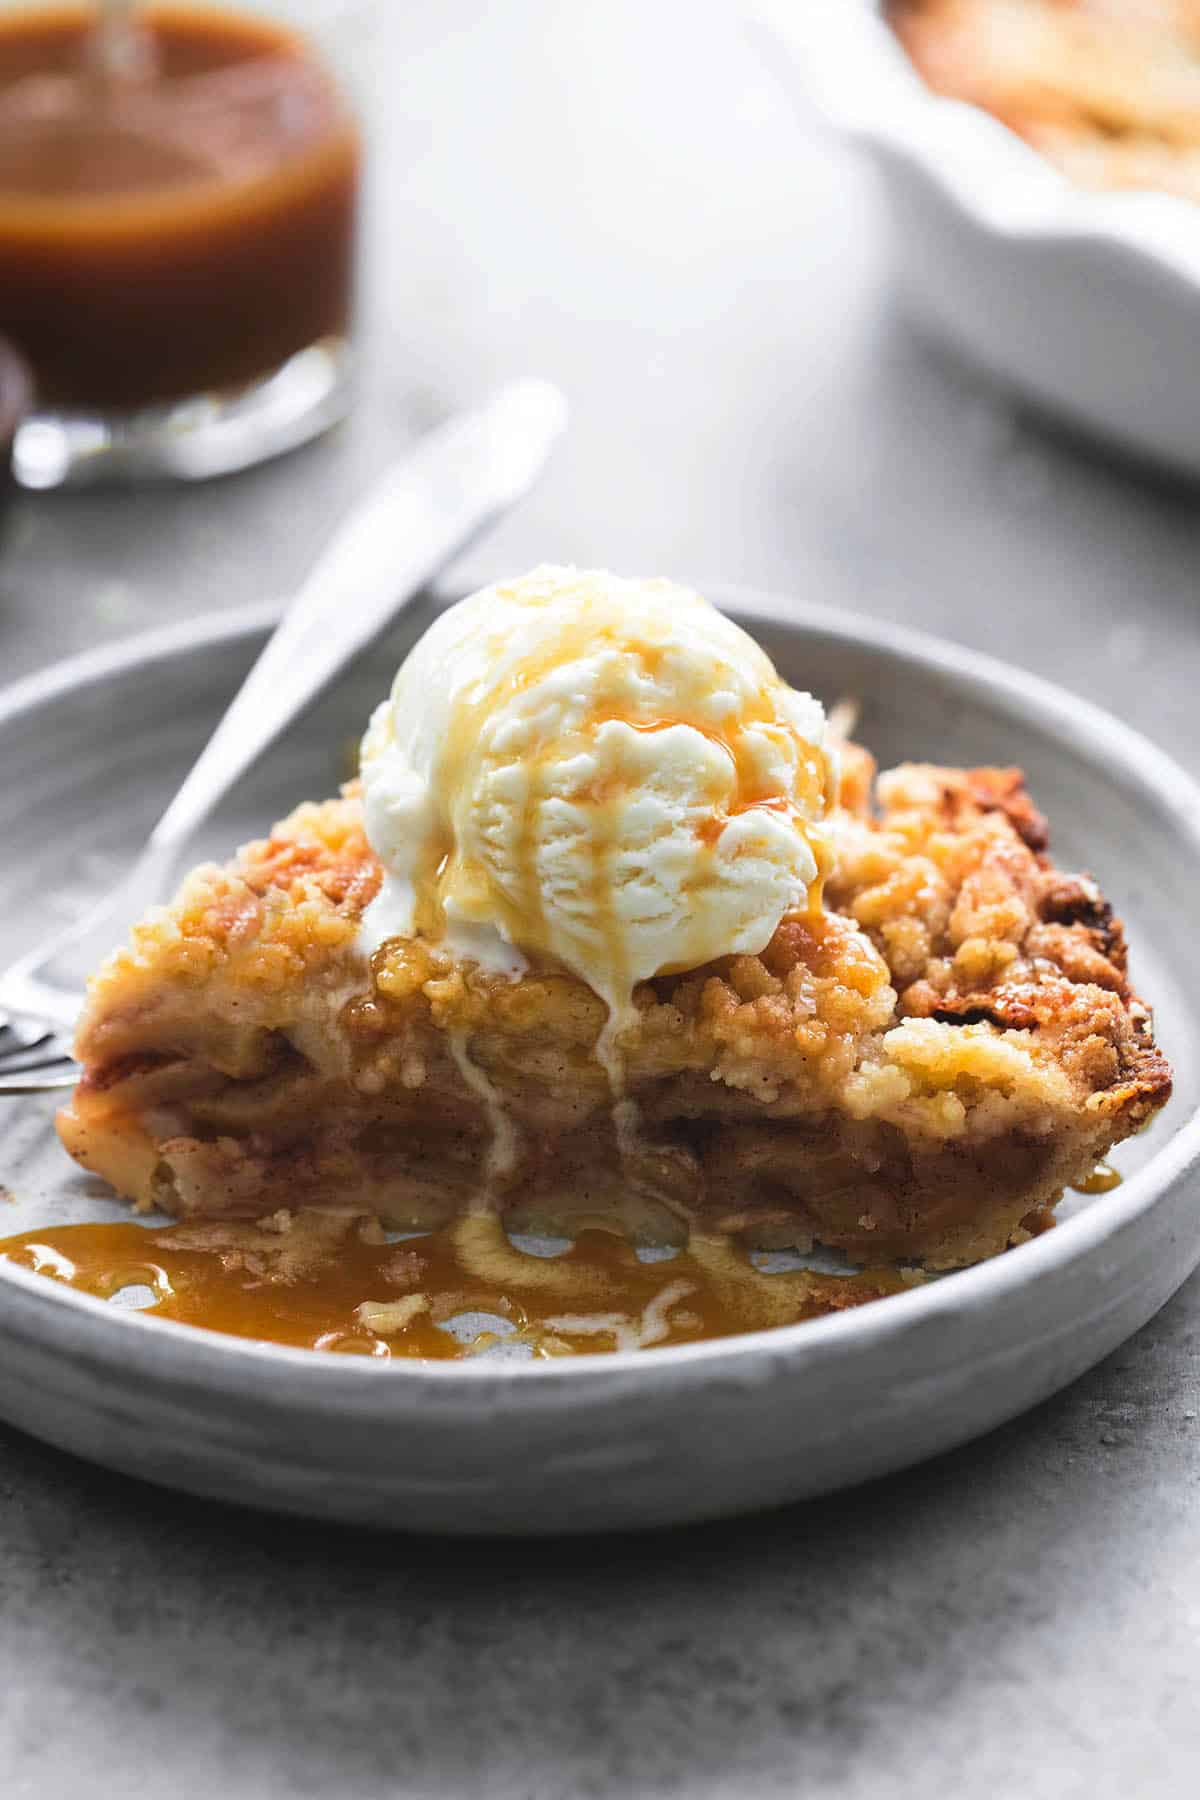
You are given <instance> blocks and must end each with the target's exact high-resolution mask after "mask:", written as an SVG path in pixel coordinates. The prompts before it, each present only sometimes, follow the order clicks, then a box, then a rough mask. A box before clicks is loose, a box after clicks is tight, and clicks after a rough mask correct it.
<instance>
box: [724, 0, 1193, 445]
mask: <svg viewBox="0 0 1200 1800" xmlns="http://www.w3.org/2000/svg"><path fill="white" fill-rule="evenodd" d="M749 5H750V13H751V16H752V19H753V23H754V26H755V30H756V34H757V35H758V36H759V37H760V41H763V42H765V44H766V45H767V47H768V49H769V52H770V56H771V61H772V64H773V66H774V67H775V68H776V69H777V70H778V71H779V72H780V73H782V75H783V77H784V80H785V81H786V82H787V83H788V85H789V87H790V88H791V89H792V91H793V92H794V93H795V95H796V97H797V99H798V101H799V102H800V103H801V104H802V105H803V106H805V107H806V108H809V109H811V108H816V110H817V111H818V112H819V114H820V115H821V116H822V117H823V118H824V119H825V121H826V122H827V123H828V124H829V125H830V126H831V127H832V128H833V129H834V130H835V131H836V132H838V133H839V134H840V135H842V136H843V137H844V138H845V139H846V140H847V141H848V142H850V143H853V144H855V145H857V146H859V147H860V148H861V149H862V150H863V152H864V153H865V154H866V155H867V156H868V157H869V159H870V161H871V163H872V165H873V166H874V168H875V170H876V171H877V173H878V177H879V181H880V184H881V188H882V192H883V195H884V199H885V204H886V209H887V214H888V218H889V220H890V224H891V240H892V253H893V260H894V266H895V270H896V275H897V279H898V282H899V284H900V287H901V290H902V292H903V294H904V296H905V297H906V299H907V301H908V303H909V305H910V307H911V309H912V310H913V312H914V313H915V314H916V316H917V317H919V318H920V319H921V320H923V321H924V322H926V323H927V324H928V325H930V326H931V327H932V328H933V329H934V330H935V331H936V332H938V333H939V334H940V335H941V336H943V337H944V338H946V339H947V340H948V341H949V342H950V343H951V344H952V345H953V346H954V347H955V349H957V350H958V351H959V352H960V353H962V354H963V355H965V356H967V357H969V358H970V359H971V360H973V361H974V362H976V363H978V364H979V365H981V366H982V367H983V368H984V369H986V370H987V371H988V372H989V373H990V374H992V375H993V376H996V377H998V378H999V379H1000V380H1001V381H1003V382H1005V383H1006V384H1008V385H1010V386H1012V387H1013V388H1015V389H1017V390H1018V391H1019V392H1020V393H1021V394H1023V395H1024V396H1025V397H1027V398H1028V399H1030V400H1032V401H1033V402H1034V403H1035V404H1036V405H1037V406H1039V407H1040V408H1042V409H1044V410H1046V411H1048V412H1050V413H1052V414H1054V415H1056V416H1057V417H1059V418H1061V419H1062V420H1064V421H1065V422H1067V423H1068V424H1070V425H1071V426H1073V427H1075V428H1077V429H1080V430H1083V431H1085V432H1088V433H1090V434H1093V435H1097V436H1100V437H1102V438H1105V439H1108V440H1110V441H1111V442H1113V443H1114V444H1117V445H1119V446H1120V447H1122V448H1123V449H1125V450H1127V451H1131V452H1133V453H1134V454H1136V455H1139V456H1144V457H1149V458H1151V459H1152V460H1154V461H1156V462H1158V463H1161V464H1164V465H1166V466H1168V467H1170V468H1172V469H1175V470H1178V471H1181V472H1184V473H1188V474H1198V473H1200V406H1198V405H1197V386H1196V383H1197V376H1196V369H1197V364H1198V358H1200V206H1197V205H1196V204H1195V203H1193V202H1192V201H1189V200H1185V199H1181V198H1177V197H1175V196H1172V195H1168V194H1158V193H1149V192H1121V193H1116V192H1113V193H1099V192H1093V191H1087V190H1084V189H1081V188H1078V187H1076V186H1074V185H1073V184H1072V183H1070V182H1069V181H1068V180H1066V178H1065V177H1064V176H1063V175H1061V174H1060V173H1059V171H1058V170H1057V169H1055V168H1054V167H1052V166H1051V164H1050V163H1049V162H1048V161H1046V160H1045V159H1044V158H1043V157H1042V156H1040V155H1039V154H1038V153H1037V152H1036V151H1034V150H1032V149H1031V148H1030V147H1029V146H1028V145H1027V144H1026V143H1024V142H1023V141H1022V140H1021V139H1020V138H1019V137H1017V136H1016V135H1015V133H1013V132H1011V131H1009V130H1008V129H1007V127H1005V126H1004V125H1002V124H1000V123H999V122H998V121H997V120H995V119H993V118H992V117H991V116H990V115H989V114H987V113H985V112H983V111H981V110H980V109H979V108H978V107H975V106H969V105H966V104H964V103H962V102H960V101H956V100H950V99H945V98H942V97H941V96H939V95H937V94H934V93H933V92H932V91H931V90H930V89H929V88H928V87H927V86H926V85H925V83H924V82H923V80H922V79H921V77H920V76H919V75H918V73H917V72H916V70H915V69H914V68H913V66H912V64H911V63H910V62H909V60H908V57H907V55H906V54H905V52H904V50H903V48H902V47H901V45H900V44H899V42H898V41H897V39H896V38H895V37H894V35H893V34H892V32H891V30H890V29H889V27H888V25H887V24H886V22H885V20H884V18H883V16H882V13H883V8H882V5H881V3H880V0H803V3H802V4H797V0H749Z"/></svg>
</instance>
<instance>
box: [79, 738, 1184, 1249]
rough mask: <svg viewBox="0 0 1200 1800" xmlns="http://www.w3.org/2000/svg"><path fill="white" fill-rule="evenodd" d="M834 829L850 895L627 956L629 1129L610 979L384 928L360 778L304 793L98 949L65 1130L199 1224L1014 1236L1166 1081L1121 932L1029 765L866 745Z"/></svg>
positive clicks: (151, 1201) (855, 1238)
mask: <svg viewBox="0 0 1200 1800" xmlns="http://www.w3.org/2000/svg"><path fill="white" fill-rule="evenodd" d="M826 827H827V832H828V858H827V862H828V866H827V868H826V871H825V877H824V894H823V904H821V905H820V906H817V907H814V906H812V905H799V906H795V907H792V908H790V909H789V910H787V911H786V912H785V914H784V916H783V917H782V919H781V921H780V923H779V924H778V925H777V927H776V928H775V930H774V932H773V934H772V935H771V936H770V938H769V941H768V942H767V943H766V945H765V947H764V948H762V949H761V950H760V951H759V952H758V953H756V954H754V953H750V952H736V953H733V954H728V955H724V956H720V957H717V958H715V959H713V960H710V961H708V962H706V963H705V964H704V965H703V966H701V967H698V968H692V969H689V970H686V971H684V972H680V973H663V974H658V975H656V976H654V977H653V978H651V979H644V980H640V981H638V982H637V983H636V984H635V986H634V988H633V992H632V1004H631V1006H630V1008H629V1010H628V1013H627V1014H626V1015H624V1016H622V1018H621V1020H620V1024H619V1031H618V1033H617V1044H618V1047H619V1051H620V1056H621V1064H622V1070H623V1087H622V1103H623V1104H624V1105H625V1106H627V1107H628V1108H629V1109H631V1116H633V1117H634V1118H635V1121H636V1122H635V1126H634V1129H633V1130H632V1131H630V1130H628V1129H626V1130H622V1124H621V1119H620V1118H619V1117H615V1116H614V1107H613V1104H612V1099H613V1094H612V1086H611V1078H610V1072H609V1070H608V1069H607V1068H606V1066H605V1064H604V1061H603V1060H601V1059H598V1057H597V1046H598V1043H599V1042H600V1040H601V1039H602V1037H603V1035H604V1033H605V1031H606V1029H608V1027H609V1024H610V1008H609V1007H608V1005H607V1004H606V1002H605V1001H604V1000H603V999H602V998H601V997H600V996H599V994H598V993H597V992H596V990H595V988H594V987H593V986H592V985H590V984H589V983H588V982H587V981H586V980H584V979H583V977H582V976H581V975H580V974H579V973H578V972H576V971H575V970H572V969H571V968H570V967H569V966H568V965H567V964H566V963H565V962H564V961H563V960H562V959H561V958H555V957H554V956H553V955H551V954H549V953H543V954H536V955H533V956H531V958H530V959H529V960H528V962H527V964H526V966H525V967H524V968H523V969H522V970H521V971H519V972H517V973H514V972H513V971H511V970H498V969H495V968H491V967H487V966H485V965H484V964H483V963H481V962H480V961H479V960H477V959H474V958H472V957H469V956H467V955H465V954H463V953H462V952H461V951H454V950H451V949H449V948H447V946H446V944H445V943H444V942H443V941H439V940H435V939H431V938H429V937H427V936H424V935H422V934H421V933H420V932H416V933H414V934H412V935H408V936H393V937H385V938H384V939H383V941H382V942H381V943H380V944H379V946H378V947H377V948H375V949H374V950H373V951H372V952H371V953H370V954H369V955H368V954H367V953H366V950H365V947H364V940H363V930H362V919H363V914H364V911H365V910H366V908H367V907H368V904H369V903H370V902H372V901H373V900H374V899H375V897H376V895H377V893H378V891H379V888H380V883H381V876H382V868H381V864H380V861H379V859H378V858H377V856H376V855H375V853H374V852H373V850H372V849H371V847H370V845H369V843H368V841H367V837H366V835H365V833H364V824H363V803H362V798H361V793H360V791H359V788H358V787H357V785H355V786H353V787H351V788H349V789H347V790H346V792H345V794H344V795H343V796H342V797H341V798H340V799H335V800H330V801H327V802H325V803H324V804H322V805H305V806H302V807H300V808H299V810H298V811H297V812H295V813H294V814H293V815H292V816H291V817H290V818H289V819H286V820H285V821H284V822H283V823H282V824H281V825H279V826H277V827H276V829H275V831H274V832H273V833H272V835H271V836H270V837H269V838H268V839H266V840H265V841H263V842H259V843H254V844H250V845H248V846H246V848H244V849H243V850H242V851H241V852H240V853H239V855H238V856H237V857H236V858H235V860H234V861H233V862H232V863H230V864H229V865H228V866H227V867H225V868H217V867H204V868H200V869H197V870H196V871H195V872H194V873H193V874H192V875H191V876H189V878H188V879H187V881H186V882H185V883H184V886H183V888H182V891H181V892H180V894H179V896H178V898H177V899H176V900H175V902H174V904H173V905H172V906H170V907H169V908H168V909H165V910H163V911H160V912H158V913H156V914H154V915H152V916H151V917H150V918H148V919H147V920H146V921H145V922H144V923H143V924H141V925H140V926H138V927H137V929H136V930H135V932H134V934H133V941H132V944H131V946H130V947H129V948H127V949H124V950H122V951H120V952H119V953H117V954H116V955H115V956H114V957H112V958H111V959H110V961H109V962H108V964H107V965H106V966H105V967H104V968H103V969H102V970H101V971H100V973H99V975H98V976H97V977H96V979H95V981H94V983H93V986H92V990H91V995H90V999H89V1002H88V1007H87V1012H86V1016H85V1018H84V1020H83V1023H82V1027H81V1030H80V1033H79V1044H78V1048H79V1055H80V1057H81V1059H82V1061H83V1063H84V1066H85V1074H84V1077H83V1080H82V1081H81V1083H80V1085H79V1088H78V1091H77V1093H76V1094H75V1096H74V1099H73V1101H72V1103H71V1104H70V1106H69V1107H68V1108H67V1109H66V1110H65V1111H64V1112H63V1114H62V1116H61V1119H60V1122H59V1129H60V1132H61V1135H62V1139H63V1142H64V1143H65V1145H66V1146H67V1148H68V1150H69V1151H70V1152H71V1154H72V1155H73V1156H74V1157H76V1158H77V1160H78V1161H79V1162H81V1163H82V1164H83V1165H84V1166H85V1167H86V1168H88V1169H91V1170H94V1171H96V1172H97V1173H98V1174H100V1175H102V1176H103V1177H104V1178H105V1179H106V1180H107V1181H108V1182H110V1183H111V1184H112V1185H113V1187H115V1188H116V1189H117V1190H118V1191H119V1192H120V1193H121V1194H123V1195H125V1196H128V1197H129V1198H130V1199H132V1200H133V1201H135V1202H136V1203H137V1204H138V1205H139V1206H143V1207H149V1206H158V1207H162V1208H165V1209H166V1210H167V1211H168V1212H171V1213H176V1214H180V1215H183V1216H192V1215H199V1216H222V1217H255V1216H260V1215H265V1214H270V1213H274V1212H276V1211H277V1210H279V1209H287V1210H291V1209H294V1208H296V1207H298V1206H302V1205H305V1204H315V1205H319V1206H321V1207H344V1208H347V1209H350V1210H353V1211H356V1212H369V1213H375V1214H378V1215H380V1216H382V1217H383V1218H385V1219H387V1220H390V1221H393V1222H395V1223H396V1224H398V1225H418V1226H419V1225H426V1224H432V1223H438V1222H442V1221H444V1220H446V1219H447V1218H449V1217H450V1216H452V1215H454V1214H455V1213H457V1212H460V1211H463V1210H466V1209H470V1208H472V1207H477V1206H479V1205H481V1204H487V1205H492V1206H496V1207H498V1208H499V1209H501V1210H502V1212H503V1215H504V1217H505V1219H506V1222H507V1221H511V1222H513V1223H514V1224H520V1225H523V1226H525V1227H526V1228H528V1227H530V1226H537V1225H542V1226H545V1225H548V1224H551V1225H554V1224H563V1223H565V1224H566V1225H567V1227H568V1228H571V1226H572V1225H573V1224H578V1223H579V1222H580V1221H582V1220H584V1219H595V1218H596V1217H597V1216H598V1215H603V1216H613V1215H615V1216H617V1217H618V1218H620V1219H621V1220H622V1221H623V1223H624V1225H625V1227H626V1228H627V1229H628V1230H629V1231H630V1232H631V1233H632V1234H633V1235H634V1236H635V1237H637V1238H641V1239H643V1240H648V1241H649V1240H661V1241H679V1239H680V1238H681V1237H682V1236H683V1235H684V1234H685V1233H686V1231H687V1230H688V1229H689V1227H691V1228H696V1227H697V1226H698V1227H699V1228H700V1229H702V1230H706V1231H707V1230H713V1229H719V1230H722V1231H726V1232H732V1233H740V1234H743V1236H744V1238H745V1240H746V1241H748V1242H751V1243H757V1244H761V1245H769V1246H770V1245H773V1246H779V1245H785V1244H787V1245H790V1244H795V1245H801V1246H803V1245H808V1244H809V1243H811V1242H812V1241H813V1240H816V1241H819V1242H821V1243H823V1244H826V1245H830V1246H836V1247H838V1248H840V1249H841V1250H843V1251H845V1252H846V1253H847V1254H848V1255H849V1256H850V1257H851V1258H852V1259H854V1260H856V1261H861V1262H870V1263H880V1262H884V1261H888V1260H900V1259H909V1258H912V1259H920V1260H922V1261H923V1262H925V1263H926V1264H928V1265H929V1266H931V1267H948V1266H954V1265H958V1264H962V1263H966V1262H970V1261H974V1260H975V1259H977V1258H980V1257H984V1256H989V1255H991V1254H993V1253H995V1252H997V1251H1000V1250H1003V1249H1004V1248H1005V1247H1006V1246H1007V1245H1008V1244H1010V1243H1012V1242H1013V1241H1014V1240H1019V1239H1020V1238H1021V1237H1022V1236H1023V1235H1025V1234H1027V1233H1028V1232H1031V1231H1034V1230H1036V1229H1037V1228H1038V1227H1039V1224H1040V1223H1042V1222H1043V1221H1044V1217H1045V1211H1046V1209H1048V1208H1050V1207H1052V1206H1053V1205H1054V1203H1055V1201H1056V1200H1057V1199H1058V1197H1059V1196H1060V1194H1061V1193H1062V1190H1063V1188H1064V1187H1065V1186H1068V1185H1070V1184H1072V1183H1076V1182H1078V1181H1079V1180H1081V1178H1083V1177H1085V1176H1087V1175H1088V1174H1089V1172H1090V1171H1091V1170H1092V1168H1093V1167H1094V1165H1095V1163H1096V1162H1097V1160H1098V1159H1099V1158H1101V1157H1103V1156H1104V1155H1105V1154H1106V1153H1107V1152H1108V1150H1109V1149H1110V1148H1111V1147H1112V1146H1113V1145H1114V1144H1115V1143H1117V1142H1118V1141H1119V1140H1120V1139H1122V1138H1124V1137H1127V1136H1128V1135H1129V1134H1130V1133H1131V1132H1134V1131H1136V1130H1137V1129H1138V1128H1139V1127H1140V1126H1141V1125H1142V1124H1144V1123H1145V1121H1146V1120H1147V1119H1148V1118H1149V1117H1150V1116H1151V1115H1152V1114H1153V1113H1154V1111H1155V1110H1156V1109H1157V1108H1158V1107H1159V1106H1161V1105H1162V1104H1163V1102H1164V1101H1165V1100H1166V1098H1167V1096H1168V1093H1169V1091H1170V1076H1169V1072H1168V1069H1167V1066H1166V1063H1165V1062H1164V1060H1163V1057H1162V1056H1161V1054H1160V1053H1159V1051H1158V1050H1157V1049H1156V1047H1155V1044H1154V1041H1153V1037H1152V1032H1151V1022H1150V1016H1149V1014H1148V1012H1147V1010H1146V1008H1145V1007H1144V1006H1143V1005H1142V1004H1141V1002H1140V1001H1139V1000H1138V999H1137V998H1136V996H1135V995H1134V993H1133V992H1132V991H1131V989H1130V987H1129V984H1128V980H1127V977H1126V967H1125V946H1124V941H1123V938H1122V933H1121V928H1120V925H1119V924H1118V922H1117V921H1116V920H1115V919H1114V918H1113V916H1112V913H1111V911H1110V909H1109V907H1108V906H1107V905H1106V904H1105V902H1104V900H1103V899H1102V897H1101V895H1100V893H1099V891H1098V890H1097V888H1096V886H1095V884H1094V883H1093V882H1092V881H1090V880H1089V879H1087V878H1086V877H1081V876H1075V875H1066V874H1063V873H1061V872H1060V871H1059V870H1057V869H1056V868H1055V867H1054V866H1053V864H1052V863H1051V862H1050V861H1049V860H1048V858H1047V855H1046V834H1045V827H1044V823H1043V821H1042V819H1041V818H1040V817H1039V815H1038V814H1037V812H1036V811H1035V810H1034V808H1033V806H1032V805H1031V804H1030V801H1029V799H1028V797H1027V796H1026V793H1025V791H1024V788H1023V785H1022V779H1021V776H1020V774H1019V773H1018V772H1017V771H1016V770H996V769H980V770H972V771H963V770H957V769H940V768H933V767H927V766H907V767H902V768H899V769H896V770H893V771H892V772H891V773H890V774H887V775H884V776H882V777H881V778H880V779H879V780H878V782H877V783H874V782H873V767H872V765H871V762H870V759H869V758H868V757H867V755H866V754H865V752H862V751H860V750H857V749H854V748H851V747H846V748H845V749H844V750H843V752H842V775H841V794H840V800H839V802H838V804H837V806H836V807H835V808H834V810H833V811H832V813H831V815H830V816H829V818H828V819H827V821H826ZM626 1124H627V1125H628V1119H627V1120H626ZM498 1147H499V1153H498Z"/></svg>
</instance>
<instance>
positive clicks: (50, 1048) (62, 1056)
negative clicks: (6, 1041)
mask: <svg viewBox="0 0 1200 1800" xmlns="http://www.w3.org/2000/svg"><path fill="white" fill-rule="evenodd" d="M73 1060H74V1058H73V1057H72V1055H71V1052H70V1048H69V1046H68V1044H67V1041H66V1039H65V1038H64V1037H61V1036H60V1035H59V1034H58V1033H57V1032H55V1031H47V1032H46V1033H45V1035H44V1036H43V1037H40V1038H39V1039H38V1040H37V1042H36V1043H35V1044H27V1045H26V1046H25V1048H24V1049H23V1050H12V1051H5V1050H4V1048H3V1046H2V1045H0V1076H4V1075H15V1074H17V1073H18V1072H19V1071H20V1070H23V1069H49V1068H53V1066H54V1064H55V1063H61V1062H72V1061H73Z"/></svg>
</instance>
